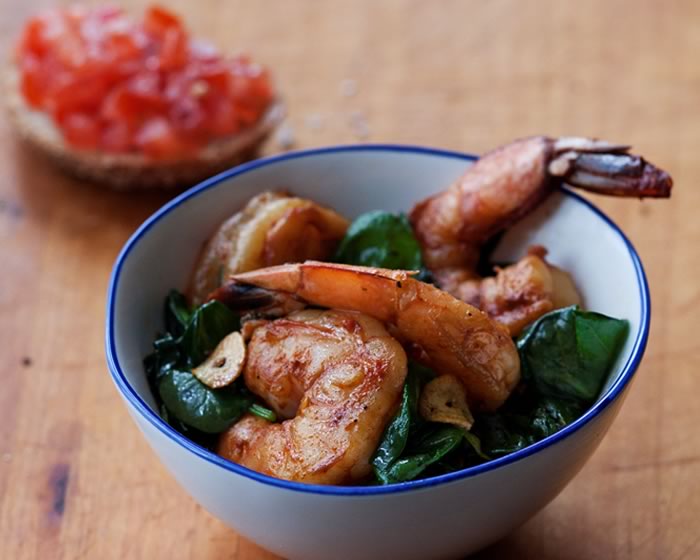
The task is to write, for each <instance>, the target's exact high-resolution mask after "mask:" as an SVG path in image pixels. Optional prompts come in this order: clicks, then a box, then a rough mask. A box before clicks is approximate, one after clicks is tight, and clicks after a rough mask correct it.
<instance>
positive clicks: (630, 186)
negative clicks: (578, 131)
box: [548, 138, 673, 198]
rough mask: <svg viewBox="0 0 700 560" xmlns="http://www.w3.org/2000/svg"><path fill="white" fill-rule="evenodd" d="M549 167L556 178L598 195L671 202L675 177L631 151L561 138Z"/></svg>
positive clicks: (586, 140)
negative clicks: (666, 199) (665, 199)
mask: <svg viewBox="0 0 700 560" xmlns="http://www.w3.org/2000/svg"><path fill="white" fill-rule="evenodd" d="M553 148H554V155H553V157H552V160H551V161H550V163H549V166H548V172H549V174H550V175H551V176H553V177H558V178H561V180H562V181H564V182H566V183H568V184H569V185H571V186H574V187H578V188H581V189H584V190H587V191H590V192H595V193H598V194H604V195H611V196H623V197H639V198H668V197H670V196H671V188H672V187H673V180H672V179H671V176H670V175H669V174H668V173H666V172H665V171H663V170H662V169H659V168H658V167H656V166H654V165H652V164H651V163H649V162H648V161H646V160H645V159H644V158H642V157H640V156H636V155H633V154H630V153H628V151H629V149H630V147H629V146H624V145H621V144H610V143H608V142H604V141H600V140H589V139H587V138H559V139H557V140H555V141H554V142H553Z"/></svg>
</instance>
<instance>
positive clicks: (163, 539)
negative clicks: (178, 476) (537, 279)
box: [0, 0, 700, 560]
mask: <svg viewBox="0 0 700 560" xmlns="http://www.w3.org/2000/svg"><path fill="white" fill-rule="evenodd" d="M125 3H126V5H127V7H128V8H129V9H130V10H132V11H133V12H134V13H140V12H141V10H142V9H143V4H142V3H141V2H137V1H128V2H125ZM164 4H166V5H168V6H170V7H172V8H174V9H176V10H178V11H179V12H180V13H182V14H184V15H185V16H186V18H187V21H188V22H189V23H190V25H191V27H192V29H193V30H194V31H195V32H196V33H198V34H201V35H205V36H207V37H210V38H211V39H212V40H214V41H215V42H217V43H218V44H219V45H221V46H222V47H226V48H228V49H231V50H247V51H249V52H251V53H253V54H254V56H255V57H256V58H257V59H259V60H261V61H263V62H264V63H265V64H267V65H268V66H269V67H270V68H272V70H273V71H274V75H275V77H276V80H277V84H278V86H279V88H280V89H281V90H282V91H283V92H284V96H285V98H286V100H287V102H288V108H289V114H290V117H289V123H290V125H291V127H292V129H293V137H294V140H295V147H297V148H306V147H312V146H321V145H327V144H336V143H347V142H356V141H372V142H403V143H415V144H424V145H428V146H437V147H443V148H451V149H456V150H464V151H470V152H476V153H479V152H482V151H484V150H486V149H488V148H491V147H494V146H496V145H498V144H500V143H504V142H507V141H509V140H511V139H513V138H515V137H518V136H523V135H529V134H534V133H545V134H550V135H561V134H580V135H593V136H599V137H603V138H607V139H610V140H615V141H622V142H629V143H631V144H633V145H634V146H635V148H636V150H637V151H639V152H641V153H643V154H645V155H646V156H648V157H649V159H651V160H652V161H654V162H655V163H657V164H659V165H660V166H662V167H664V168H666V169H668V170H670V171H671V173H672V174H673V176H674V178H675V181H676V190H675V193H674V196H673V199H672V200H671V201H670V202H669V201H660V202H659V201H653V202H644V203H638V202H636V201H629V200H627V201H619V200H617V201H616V200H609V199H600V198H598V199H596V203H598V204H599V205H600V206H602V207H603V208H604V209H605V210H606V211H607V212H608V213H609V214H610V216H611V217H612V218H613V219H614V220H616V221H617V222H618V223H619V224H620V225H621V226H622V227H623V229H624V230H625V231H626V232H627V234H628V235H629V236H630V238H631V239H632V240H633V242H634V243H635V245H636V246H637V249H638V250H639V252H640V254H641V256H642V258H643V261H644V263H645V266H646V269H647V273H648V275H649V280H650V284H651V291H652V299H653V325H652V334H651V339H650V343H649V347H648V351H647V354H646V358H645V360H644V362H643V365H642V367H641V368H640V370H639V372H638V374H637V377H636V382H635V383H634V386H633V388H632V390H631V392H630V394H629V397H628V399H627V402H626V403H625V406H624V407H623V410H622V412H621V414H620V416H619V418H618V420H617V421H616V423H615V424H614V426H613V427H612V429H611V431H610V432H609V434H608V436H607V437H606V439H605V441H604V443H603V444H602V446H601V447H600V449H599V450H598V451H597V452H596V454H595V456H594V457H593V458H592V460H591V461H590V462H589V463H588V464H587V465H586V467H585V468H584V469H583V471H582V472H581V473H580V475H579V476H578V477H577V478H576V479H575V480H574V481H573V482H572V483H571V484H570V485H569V486H568V487H567V489H566V490H565V491H564V492H563V493H562V494H561V495H560V496H559V497H558V498H557V499H556V500H554V502H552V503H551V504H550V505H549V506H548V507H547V508H545V510H544V511H542V512H541V513H540V514H539V515H537V516H536V517H535V518H533V519H532V520H531V521H529V522H528V523H526V524H525V525H524V526H523V527H522V528H520V529H519V530H517V531H516V532H515V533H514V534H513V535H511V536H510V537H508V538H506V539H505V540H503V541H502V542H500V543H498V544H496V545H495V546H493V547H491V548H490V549H488V550H486V551H484V552H482V553H480V554H479V555H477V557H478V558H482V559H486V558H503V559H515V558H518V559H521V558H538V559H555V558H556V559H565V560H583V559H590V558H604V559H630V560H631V559H635V560H637V559H646V558H659V559H661V558H663V559H672V560H681V559H683V558H688V559H692V558H698V557H700V531H699V529H700V521H698V519H700V483H699V482H698V481H699V480H700V430H698V429H697V426H698V424H700V406H699V405H698V378H697V370H698V363H699V359H698V357H697V356H696V355H695V354H693V352H694V349H697V348H698V347H699V343H698V338H697V333H696V332H695V328H696V326H697V320H696V318H695V306H696V305H698V304H699V303H700V291H699V290H700V283H699V282H698V277H700V250H698V244H699V243H700V219H698V215H697V214H696V213H695V212H696V211H698V209H699V208H700V189H699V188H697V187H696V185H695V181H696V180H697V177H698V176H700V156H698V153H699V151H700V122H699V120H698V114H699V113H698V99H699V98H700V58H699V57H698V53H700V3H699V2H697V1H695V0H685V1H667V2H660V1H654V0H637V1H635V2H622V1H614V0H612V1H611V0H597V1H587V2H576V3H573V2H562V1H559V0H551V1H535V0H533V1H530V2H522V1H519V0H510V1H507V0H489V1H485V0H478V1H458V0H454V1H447V0H435V1H430V2H428V1H419V0H415V1H408V0H405V1H401V0H386V1H384V0H383V1H381V2H376V1H372V0H363V1H360V0H355V1H352V2H350V1H335V0H333V1H329V0H327V1H324V2H321V1H320V0H318V1H313V0H306V1H303V0H284V1H283V0H279V1H272V0H260V1H255V2H253V1H247V2H246V1H243V0H235V1H234V0H219V1H217V0H197V1H196V2H194V1H191V2H188V1H186V0H182V1H179V2H167V3H165V2H164ZM46 5H49V2H45V1H41V0H24V1H23V2H16V1H15V0H0V37H1V42H2V43H1V45H0V46H1V47H2V49H3V50H4V51H8V50H9V49H10V46H11V43H12V39H13V37H14V35H15V34H16V32H17V30H18V28H19V26H20V25H21V22H22V21H23V20H24V19H25V18H26V17H27V16H29V15H30V14H31V13H32V12H34V11H35V10H36V9H38V8H40V7H44V6H46ZM348 80H350V81H348ZM353 85H356V86H357V91H356V92H355V93H354V95H348V94H350V93H353V92H352V91H351V90H352V89H353V87H352V86H353ZM279 149H280V148H279V146H278V145H277V144H276V143H275V142H272V143H270V145H269V146H268V149H267V151H268V152H275V151H279ZM0 169H2V178H1V179H0V255H1V261H0V345H1V348H2V350H1V351H0V374H1V377H0V558H3V559H8V560H9V559H32V558H41V559H49V558H51V559H54V558H56V559H74V558H97V559H100V560H108V559H122V558H129V559H134V558H148V559H151V558H169V559H189V558H204V559H219V558H224V559H231V560H251V559H270V558H273V556H272V555H270V554H269V553H266V552H265V551H263V550H261V549H260V548H258V547H256V546H255V545H254V544H252V543H250V542H248V541H246V540H244V539H242V538H239V537H238V536H237V535H236V534H235V533H234V532H233V531H231V530H230V529H228V528H227V527H225V526H224V525H223V524H222V523H220V522H219V521H217V520H216V519H214V518H213V517H211V516H210V515H209V514H208V513H207V512H206V511H204V510H203V509H201V508H200V507H199V506H197V505H196V504H195V503H194V502H193V501H192V500H191V499H190V498H189V497H188V496H187V495H186V494H185V493H184V491H183V490H182V489H181V488H180V487H179V486H178V485H177V484H176V483H175V482H174V480H173V479H171V478H170V476H169V475H168V474H167V473H166V472H165V470H164V468H163V467H162V466H161V465H160V464H159V462H158V461H157V460H156V458H155V456H154V454H153V453H152V452H151V451H150V449H149V448H148V447H147V445H146V443H145V441H144V440H143V438H142V437H141V435H140V434H139V433H138V431H137V429H136V427H135V426H134V425H133V423H132V422H131V420H130V419H129V418H128V416H127V413H126V409H125V407H124V406H123V404H122V403H121V401H120V398H119V396H118V395H117V391H116V390H115V388H114V387H113V386H112V382H111V381H110V378H109V375H108V373H107V369H106V365H105V359H104V352H103V322H104V315H105V313H104V306H105V292H106V289H107V281H108V277H109V274H110V270H111V266H112V263H113V261H114V259H115V257H116V255H117V253H118V251H119V249H120V247H121V246H122V244H123V243H124V242H125V241H126V239H127V238H128V236H129V235H130V234H131V232H132V231H133V230H134V229H135V228H136V227H137V226H138V225H139V224H140V223H141V221H142V220H144V219H145V218H146V217H147V216H148V215H149V214H151V213H152V212H153V211H154V210H155V209H156V208H158V207H159V206H160V205H161V204H162V203H163V202H165V201H166V199H167V198H168V195H165V194H145V195H143V194H139V195H126V194H115V193H112V192H107V191H104V190H101V189H100V188H99V187H95V186H93V185H86V184H80V183H77V182H75V181H72V180H70V179H67V178H65V177H63V176H62V175H60V174H59V173H58V172H57V171H56V170H55V169H54V168H52V167H51V166H50V165H48V164H47V163H46V162H45V161H43V160H41V159H40V158H38V157H37V156H35V155H34V154H33V153H31V152H29V151H27V150H26V149H25V148H24V147H23V146H21V145H18V144H17V143H16V141H15V139H14V138H13V136H12V134H11V131H10V130H9V125H8V124H6V119H2V120H0ZM581 242H582V243H585V242H586V240H581ZM600 273H601V274H605V270H604V268H603V269H601V271H600ZM465 507H469V508H473V507H478V504H465ZM308 538H310V539H313V535H309V536H308Z"/></svg>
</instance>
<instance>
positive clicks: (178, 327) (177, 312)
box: [165, 290, 192, 337]
mask: <svg viewBox="0 0 700 560" xmlns="http://www.w3.org/2000/svg"><path fill="white" fill-rule="evenodd" d="M191 316H192V313H191V312H190V308H189V306H188V305H187V300H186V299H185V296H184V295H183V294H181V293H180V292H178V291H177V290H170V293H169V294H168V297H166V298H165V328H166V329H168V332H169V333H171V334H172V335H173V336H174V337H180V336H182V333H183V332H185V328H186V327H187V323H189V322H190V318H191Z"/></svg>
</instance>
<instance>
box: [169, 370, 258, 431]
mask: <svg viewBox="0 0 700 560" xmlns="http://www.w3.org/2000/svg"><path fill="white" fill-rule="evenodd" d="M158 389H159V393H160V397H161V399H163V403H164V404H165V406H166V407H167V408H168V411H170V412H171V413H172V414H173V415H174V416H175V417H176V418H177V419H178V420H180V421H181V422H184V423H185V424H187V425H188V426H191V427H193V428H196V429H197V430H200V431H202V432H205V433H208V434H216V433H219V432H223V431H224V430H226V429H227V428H228V427H229V426H230V425H231V424H233V423H234V422H235V421H236V420H238V418H239V417H240V416H241V415H242V414H243V413H244V412H245V411H246V410H247V409H248V407H249V406H250V405H251V404H252V399H251V398H250V397H248V396H247V395H245V394H243V393H241V392H237V391H236V390H235V388H231V387H224V388H223V389H210V388H209V387H207V386H206V385H204V383H202V382H201V381H199V379H197V378H196V377H195V376H194V375H192V374H191V373H190V372H189V371H182V370H179V369H173V370H171V371H170V372H168V373H167V374H166V375H164V376H163V378H162V379H161V380H160V383H159V385H158Z"/></svg>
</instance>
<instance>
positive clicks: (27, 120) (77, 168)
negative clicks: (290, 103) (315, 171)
mask: <svg viewBox="0 0 700 560" xmlns="http://www.w3.org/2000/svg"><path fill="white" fill-rule="evenodd" d="M6 101H7V104H8V108H9V113H10V115H11V119H12V121H13V122H14V124H15V128H16V129H17V131H18V132H19V134H20V135H21V136H22V138H24V139H25V140H26V141H27V142H28V143H29V144H30V145H31V146H33V147H35V148H36V149H38V150H39V151H40V152H42V153H44V154H46V155H47V156H48V157H49V158H50V159H51V160H53V161H54V162H55V163H56V164H57V165H58V166H59V167H61V168H62V169H64V170H65V171H66V172H68V173H70V174H71V175H73V176H75V177H78V178H80V179H85V180H88V181H90V182H94V183H96V184H101V185H105V186H108V187H111V188H113V189H118V190H138V189H150V188H173V187H188V186H192V185H194V184H196V183H198V182H199V181H201V180H203V179H206V178H207V177H210V176H212V175H214V174H216V173H218V172H220V171H223V170H225V169H228V168H229V167H231V166H234V165H237V164H239V163H242V162H244V161H248V160H250V159H253V158H254V157H255V156H256V155H257V152H258V149H259V148H260V146H261V145H262V143H263V142H264V141H265V139H266V138H267V137H268V136H269V135H270V133H271V132H272V130H273V129H274V128H275V127H276V126H277V125H278V124H279V123H280V122H281V121H282V119H283V118H284V108H283V105H282V103H281V102H279V101H276V102H275V103H273V104H272V105H271V106H270V108H269V109H268V110H267V111H266V112H265V114H264V115H263V116H262V118H261V119H260V121H258V123H256V124H255V126H253V127H251V128H249V129H247V130H244V131H242V132H239V133H237V134H235V135H233V136H231V137H230V138H223V139H219V140H216V141H213V142H211V143H210V144H209V145H208V146H206V147H205V148H203V149H201V150H198V151H197V152H195V153H193V154H192V157H189V158H187V159H177V160H165V161H160V160H152V159H149V158H147V157H145V156H143V155H141V154H110V153H108V152H99V151H88V150H80V149H76V148H73V147H72V146H70V145H68V144H67V143H66V142H65V141H64V140H63V137H62V135H61V131H60V130H59V129H58V127H56V126H55V125H54V123H53V121H52V120H51V117H50V116H49V115H47V114H46V113H43V112H42V111H37V110H35V109H33V108H32V107H30V106H29V105H27V103H26V102H25V100H24V97H23V96H22V93H21V92H20V89H19V78H18V75H17V72H16V71H14V70H11V71H9V72H8V76H7V79H6Z"/></svg>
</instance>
